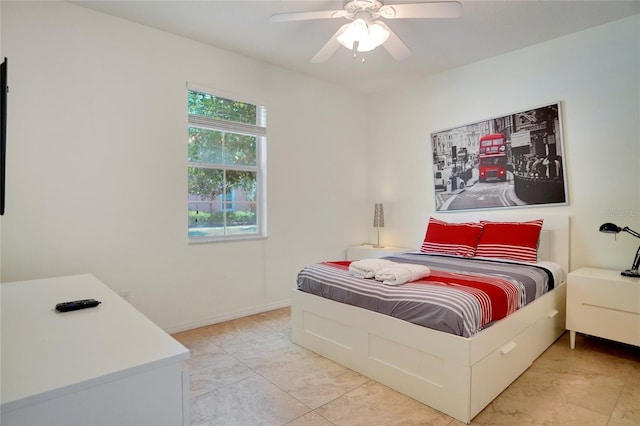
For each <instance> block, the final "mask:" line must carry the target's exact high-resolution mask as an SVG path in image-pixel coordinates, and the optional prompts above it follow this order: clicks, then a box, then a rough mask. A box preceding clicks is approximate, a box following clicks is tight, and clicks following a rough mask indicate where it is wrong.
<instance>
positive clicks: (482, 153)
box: [478, 133, 507, 182]
mask: <svg viewBox="0 0 640 426" xmlns="http://www.w3.org/2000/svg"><path fill="white" fill-rule="evenodd" d="M478 175H479V179H480V182H486V181H490V180H491V181H493V180H500V181H505V180H507V141H506V140H505V138H504V135H503V134H502V133H497V134H491V135H484V136H483V137H481V138H480V144H479V146H478Z"/></svg>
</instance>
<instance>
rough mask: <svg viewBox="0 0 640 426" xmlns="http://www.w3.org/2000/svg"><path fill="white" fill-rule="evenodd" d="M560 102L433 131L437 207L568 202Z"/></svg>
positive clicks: (458, 207)
mask: <svg viewBox="0 0 640 426" xmlns="http://www.w3.org/2000/svg"><path fill="white" fill-rule="evenodd" d="M560 107H561V104H560V102H558V103H554V104H550V105H545V106H541V107H537V108H534V109H530V110H527V111H520V112H514V113H510V114H507V115H503V116H500V117H495V118H490V119H487V120H484V121H479V122H476V123H472V124H467V125H463V126H459V127H455V128H452V129H448V130H444V131H439V132H436V133H432V134H431V148H432V154H433V178H434V190H435V191H434V192H435V197H436V200H435V201H436V211H440V212H442V211H452V210H470V209H494V208H516V207H526V206H538V207H539V206H540V205H562V204H567V202H568V198H567V184H566V173H565V170H566V168H565V157H564V154H563V138H562V115H561V109H560Z"/></svg>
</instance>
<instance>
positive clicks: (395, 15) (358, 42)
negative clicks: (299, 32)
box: [271, 0, 462, 63]
mask: <svg viewBox="0 0 640 426" xmlns="http://www.w3.org/2000/svg"><path fill="white" fill-rule="evenodd" d="M461 14H462V4H461V3H460V2H458V1H436V2H427V3H401V4H391V5H384V4H383V3H382V2H381V1H379V0H351V1H347V2H345V5H344V7H343V9H342V10H320V11H315V12H290V13H277V14H275V15H272V16H271V22H287V21H306V20H313V19H334V18H345V19H347V20H349V21H351V22H349V23H346V24H344V25H343V26H341V27H340V29H338V31H336V33H335V34H334V35H333V36H332V37H331V38H330V39H329V41H328V42H327V43H326V44H325V45H324V46H323V47H322V48H321V49H320V51H318V53H316V55H315V56H314V57H313V58H312V59H311V62H314V63H321V62H324V61H326V60H327V59H329V57H331V55H333V53H334V52H335V51H336V50H338V48H339V47H340V45H342V46H345V47H346V48H347V49H349V50H352V51H353V54H354V57H355V56H356V52H368V51H370V50H373V49H375V48H376V47H378V46H380V45H382V46H383V47H384V48H385V49H386V50H387V51H388V52H389V53H390V54H391V56H393V57H394V58H395V59H396V60H398V61H400V60H403V59H406V58H407V57H408V56H409V55H410V54H411V50H409V48H408V47H407V45H405V44H404V43H403V42H402V40H400V38H399V37H398V36H397V35H396V34H395V33H394V32H393V31H391V29H390V28H389V27H388V26H387V24H386V23H384V22H383V21H382V20H380V18H383V19H415V18H457V17H459V16H460V15H461Z"/></svg>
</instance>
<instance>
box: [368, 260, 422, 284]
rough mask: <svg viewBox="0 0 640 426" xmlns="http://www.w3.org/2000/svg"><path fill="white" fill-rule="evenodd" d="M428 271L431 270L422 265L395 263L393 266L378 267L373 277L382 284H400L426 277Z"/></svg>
mask: <svg viewBox="0 0 640 426" xmlns="http://www.w3.org/2000/svg"><path fill="white" fill-rule="evenodd" d="M430 273H431V270H430V269H429V268H428V267H426V266H424V265H415V264H412V263H396V264H395V265H393V266H387V267H384V268H382V269H380V270H379V271H378V272H377V273H376V276H375V278H376V280H378V281H382V284H387V285H400V284H404V283H408V282H411V281H416V280H419V279H421V278H424V277H428V276H429V274H430Z"/></svg>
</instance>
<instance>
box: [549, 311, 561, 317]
mask: <svg viewBox="0 0 640 426" xmlns="http://www.w3.org/2000/svg"><path fill="white" fill-rule="evenodd" d="M559 313H560V311H558V310H557V309H554V310H553V311H551V312H549V315H547V318H553V317H555V316H556V315H558V314H559Z"/></svg>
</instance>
